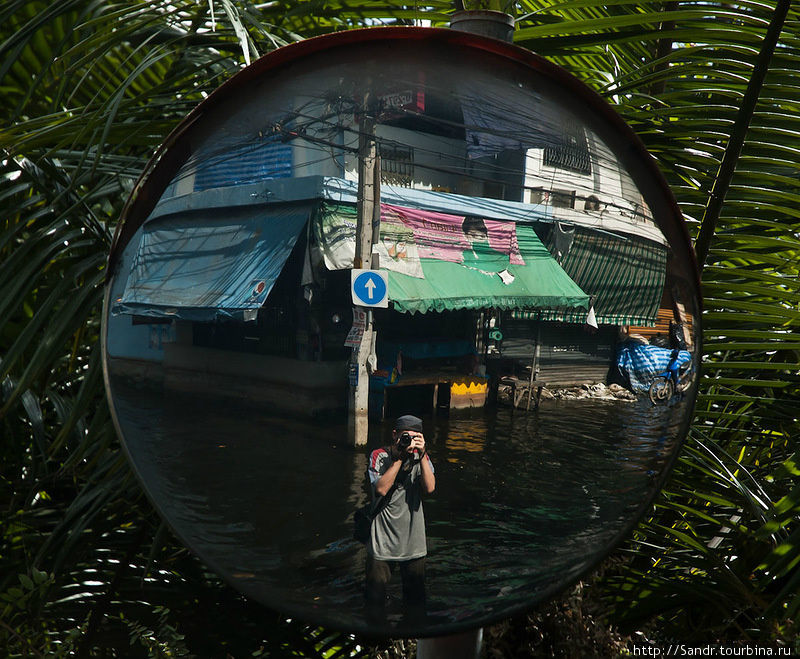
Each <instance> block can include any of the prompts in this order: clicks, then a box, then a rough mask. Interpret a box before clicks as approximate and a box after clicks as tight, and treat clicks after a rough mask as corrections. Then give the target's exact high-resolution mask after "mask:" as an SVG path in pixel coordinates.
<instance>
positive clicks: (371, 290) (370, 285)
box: [364, 277, 376, 300]
mask: <svg viewBox="0 0 800 659" xmlns="http://www.w3.org/2000/svg"><path fill="white" fill-rule="evenodd" d="M364 288H366V289H367V293H368V294H369V299H370V300H371V299H372V297H373V293H374V292H375V288H376V286H375V282H374V281H372V277H368V278H367V283H366V284H364Z"/></svg>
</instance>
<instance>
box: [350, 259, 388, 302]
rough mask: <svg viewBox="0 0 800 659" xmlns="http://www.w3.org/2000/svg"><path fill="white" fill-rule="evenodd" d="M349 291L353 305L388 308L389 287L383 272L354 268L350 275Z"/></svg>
mask: <svg viewBox="0 0 800 659" xmlns="http://www.w3.org/2000/svg"><path fill="white" fill-rule="evenodd" d="M350 290H351V292H352V294H353V304H355V305H358V306H360V307H380V308H382V309H386V308H387V307H388V306H389V285H388V281H387V278H386V272H384V271H383V270H359V269H357V268H354V269H353V270H352V274H351V275H350Z"/></svg>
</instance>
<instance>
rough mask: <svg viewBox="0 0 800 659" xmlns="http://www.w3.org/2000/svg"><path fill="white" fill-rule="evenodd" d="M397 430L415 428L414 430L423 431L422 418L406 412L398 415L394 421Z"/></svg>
mask: <svg viewBox="0 0 800 659" xmlns="http://www.w3.org/2000/svg"><path fill="white" fill-rule="evenodd" d="M394 429H395V430H413V431H414V432H422V419H420V418H419V417H416V416H412V415H411V414H404V415H403V416H400V417H397V421H395V422H394Z"/></svg>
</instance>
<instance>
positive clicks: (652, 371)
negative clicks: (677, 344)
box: [617, 341, 692, 392]
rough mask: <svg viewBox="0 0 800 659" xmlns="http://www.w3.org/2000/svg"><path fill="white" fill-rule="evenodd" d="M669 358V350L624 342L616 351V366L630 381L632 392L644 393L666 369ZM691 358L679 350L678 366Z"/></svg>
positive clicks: (687, 353)
mask: <svg viewBox="0 0 800 659" xmlns="http://www.w3.org/2000/svg"><path fill="white" fill-rule="evenodd" d="M671 357H672V349H671V348H659V347H658V346H651V345H648V344H642V343H638V342H636V341H626V342H625V343H623V344H622V345H621V346H620V348H619V350H618V351H617V366H618V367H619V370H620V372H621V373H622V374H623V375H624V376H625V377H626V378H627V379H628V380H629V381H630V385H631V389H632V390H633V391H635V392H644V391H647V390H648V389H649V388H650V384H651V383H652V382H653V380H654V379H655V377H656V375H658V374H659V373H663V372H664V371H665V370H666V369H667V365H668V364H669V360H670V358H671ZM691 358H692V355H691V353H690V352H689V351H688V350H681V351H680V352H679V353H678V364H683V363H684V362H687V361H689V360H691Z"/></svg>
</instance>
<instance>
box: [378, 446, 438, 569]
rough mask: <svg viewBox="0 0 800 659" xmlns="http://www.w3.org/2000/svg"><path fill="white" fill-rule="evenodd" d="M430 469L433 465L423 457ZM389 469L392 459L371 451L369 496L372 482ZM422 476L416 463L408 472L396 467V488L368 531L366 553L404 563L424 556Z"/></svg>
mask: <svg viewBox="0 0 800 659" xmlns="http://www.w3.org/2000/svg"><path fill="white" fill-rule="evenodd" d="M423 460H427V461H428V463H429V464H430V465H431V470H433V463H431V461H430V460H431V459H430V458H429V457H428V456H427V455H426V456H425V457H424V458H423ZM391 466H392V458H391V457H390V456H389V453H388V452H387V451H386V449H383V448H379V449H375V450H374V451H373V452H372V454H371V455H370V458H369V467H368V468H367V473H368V474H369V481H370V483H371V484H372V497H373V499H374V498H375V496H376V495H375V483H377V482H378V479H379V478H380V477H381V476H382V475H383V474H385V473H386V471H387V470H388V469H389V467H391ZM421 474H422V468H421V467H420V464H419V463H417V464H415V465H414V466H413V467H412V468H411V470H410V471H408V472H406V471H404V470H403V468H402V467H401V468H400V472H399V473H398V474H397V482H398V485H397V487H396V488H395V490H394V492H392V499H391V501H389V502H388V503H387V504H386V505H385V506H384V507H383V509H382V510H381V511H380V512H379V513H378V515H377V517H375V520H374V521H373V522H372V528H371V529H370V541H369V543H368V545H367V551H368V552H369V553H370V554H372V556H373V557H374V558H376V559H378V560H379V561H408V560H411V559H412V558H420V557H421V556H425V555H426V554H427V553H428V547H427V543H426V541H425V513H424V512H423V510H422V498H421V496H420V489H421V484H420V482H419V479H420V477H421Z"/></svg>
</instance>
